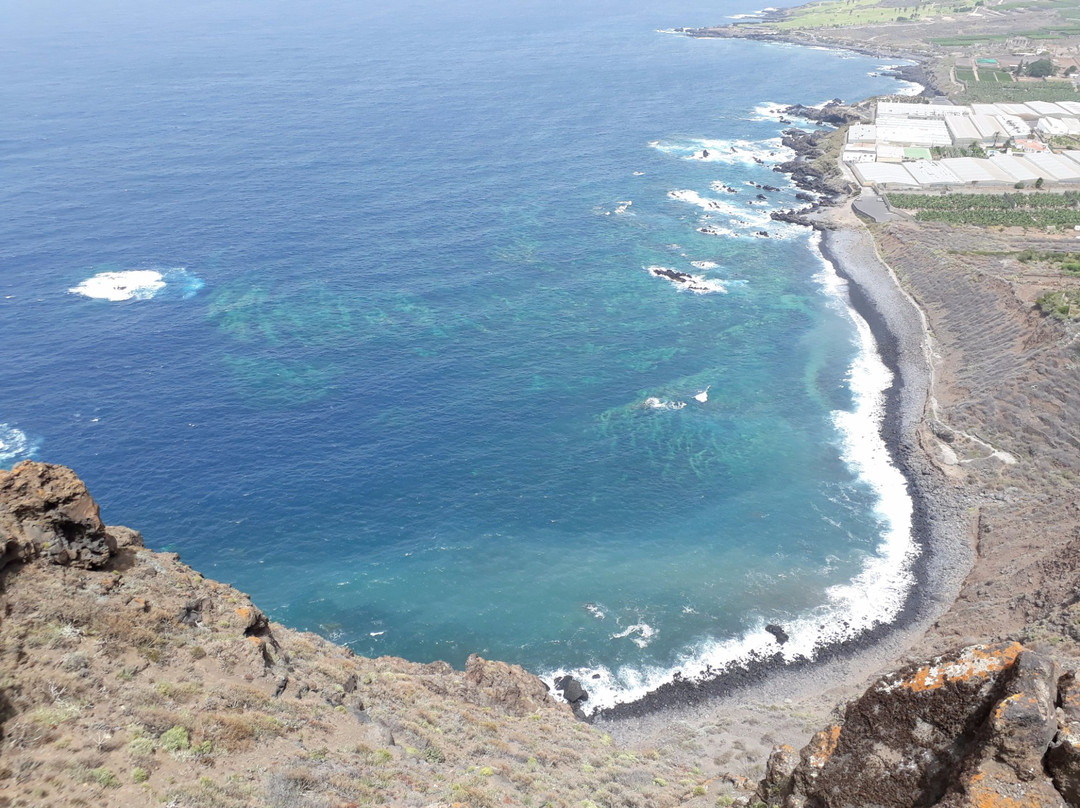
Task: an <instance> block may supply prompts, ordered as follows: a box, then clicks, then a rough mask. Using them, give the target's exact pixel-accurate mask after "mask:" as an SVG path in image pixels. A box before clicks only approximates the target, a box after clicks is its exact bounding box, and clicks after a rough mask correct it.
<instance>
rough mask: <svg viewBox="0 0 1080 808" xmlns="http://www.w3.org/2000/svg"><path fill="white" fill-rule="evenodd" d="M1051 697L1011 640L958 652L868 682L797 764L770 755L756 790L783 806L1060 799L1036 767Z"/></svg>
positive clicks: (1048, 684) (891, 806) (1051, 728)
mask: <svg viewBox="0 0 1080 808" xmlns="http://www.w3.org/2000/svg"><path fill="white" fill-rule="evenodd" d="M1056 699H1057V673H1056V670H1055V666H1054V664H1053V663H1052V662H1051V661H1049V660H1047V659H1045V658H1043V657H1041V656H1040V655H1038V654H1036V653H1034V652H1032V651H1030V650H1027V649H1025V648H1023V647H1022V646H1021V645H1020V644H1019V643H1015V642H1013V643H998V644H995V645H978V646H971V647H968V648H964V649H961V650H959V651H956V652H953V653H951V654H946V655H944V656H941V657H937V658H935V659H933V660H931V661H929V662H927V663H925V664H922V665H912V666H909V667H907V668H905V669H903V670H901V671H899V672H897V673H893V674H889V675H887V676H883V677H882V678H880V679H879V680H877V681H876V682H875V683H874V684H873V685H872V686H871V687H870V688H869V689H868V690H867V691H866V693H864V694H863V696H862V697H860V698H859V699H857V700H856V701H854V702H852V703H851V704H849V705H848V707H847V709H846V711H845V713H844V717H843V721H842V722H841V723H839V724H837V725H835V726H831V727H829V728H827V729H825V730H822V731H821V732H819V733H817V735H815V736H814V738H813V739H812V740H811V742H810V743H809V744H808V745H807V746H806V747H805V748H804V749H803V750H802V751H801V753H800V755H799V761H798V764H797V765H795V766H793V767H792V766H791V765H790V762H791V754H790V752H785V753H781V752H779V751H777V752H774V756H773V758H771V759H770V765H769V767H768V771H767V775H766V778H765V780H764V781H762V784H761V787H760V794H761V796H762V798H763V799H765V800H766V801H767V802H768V803H769V805H772V806H784V808H799V807H800V806H820V808H857V807H860V806H871V805H872V806H878V807H879V808H913V807H914V806H930V805H939V806H950V807H956V808H959V806H991V805H1002V806H1005V805H1009V806H1020V805H1023V806H1032V807H1033V808H1037V807H1038V806H1055V807H1056V806H1064V805H1065V802H1064V800H1063V799H1062V797H1061V795H1060V794H1059V793H1058V791H1057V790H1056V789H1055V788H1054V784H1053V783H1052V782H1051V780H1050V778H1049V777H1047V775H1046V773H1045V770H1044V768H1043V759H1044V756H1046V753H1047V749H1048V748H1049V747H1050V745H1051V741H1052V740H1053V739H1054V737H1055V733H1057V732H1058V722H1057V718H1056V714H1055V702H1056ZM1060 748H1061V747H1059V749H1060ZM1063 771H1064V767H1063ZM1070 776H1071V775H1070ZM1063 778H1064V775H1063ZM1072 782H1075V778H1073V780H1072ZM1059 787H1060V786H1059ZM991 796H993V797H994V799H990V797H991ZM1006 798H1007V800H1012V801H1011V802H1009V801H1004V802H1003V801H1001V800H1004V799H1006Z"/></svg>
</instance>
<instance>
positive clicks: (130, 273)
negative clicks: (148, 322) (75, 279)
mask: <svg viewBox="0 0 1080 808" xmlns="http://www.w3.org/2000/svg"><path fill="white" fill-rule="evenodd" d="M164 288H165V280H164V278H163V277H162V274H161V273H160V272H158V271H157V270H155V269H129V270H127V271H125V272H99V273H98V274H97V275H95V276H94V277H92V278H87V279H86V280H85V281H83V282H82V283H80V284H79V285H78V286H73V287H72V288H70V289H68V291H69V292H72V293H74V294H77V295H83V296H84V297H92V298H95V299H97V300H149V299H150V298H152V297H153V296H154V295H155V294H157V293H158V292H160V291H161V290H162V289H164Z"/></svg>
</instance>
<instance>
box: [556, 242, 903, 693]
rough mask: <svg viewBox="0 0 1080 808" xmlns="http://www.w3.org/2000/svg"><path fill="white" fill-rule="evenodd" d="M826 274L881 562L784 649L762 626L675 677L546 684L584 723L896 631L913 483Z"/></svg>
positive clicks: (599, 676)
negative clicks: (724, 677) (580, 699)
mask: <svg viewBox="0 0 1080 808" xmlns="http://www.w3.org/2000/svg"><path fill="white" fill-rule="evenodd" d="M811 244H812V245H813V246H814V247H815V248H816V247H817V246H818V244H820V236H819V235H818V234H816V233H815V234H813V236H812V237H811ZM821 264H822V269H821V271H820V272H819V273H818V274H817V275H815V280H816V281H817V282H818V283H819V284H820V286H821V288H822V290H823V291H824V292H825V293H826V295H828V297H829V298H830V299H831V300H832V301H833V302H834V304H835V305H836V307H837V308H838V309H840V310H842V311H843V312H844V313H845V314H846V315H847V316H849V317H850V318H851V320H852V323H853V324H854V325H855V328H856V336H857V344H858V354H857V355H856V357H855V359H854V360H853V361H852V364H851V367H850V368H849V371H848V376H847V379H848V385H849V387H850V389H851V392H852V398H853V402H854V403H853V407H852V409H851V410H838V411H835V412H834V413H833V422H834V423H835V424H836V428H837V433H838V437H839V448H840V456H841V458H842V460H843V461H844V463H845V464H846V465H847V466H848V467H849V468H850V469H852V471H854V472H855V474H856V475H857V476H858V478H859V479H860V480H862V481H863V482H864V483H865V484H866V485H868V486H869V487H870V488H871V490H872V491H873V492H874V495H875V499H876V503H875V508H874V510H875V515H876V517H877V520H878V524H879V525H880V540H879V543H878V546H877V548H876V550H875V553H874V554H873V555H871V556H869V557H867V558H866V560H865V561H864V562H863V565H862V569H861V570H860V572H859V573H858V574H857V575H856V576H855V577H854V578H853V579H852V580H851V581H850V582H848V583H845V584H839V585H836V586H832V587H829V588H828V589H827V590H826V592H825V602H824V603H823V604H822V605H821V606H819V607H817V608H816V609H813V610H811V611H809V612H807V613H804V614H802V615H800V616H798V617H796V618H794V619H791V618H789V617H784V616H775V618H774V622H777V623H779V624H781V626H782V627H783V629H784V631H785V632H787V634H788V637H789V639H788V640H787V642H785V643H784V644H782V645H781V644H780V643H779V642H778V641H777V639H776V637H774V636H773V635H772V634H771V633H769V632H768V631H766V630H765V625H766V618H764V617H763V618H759V619H758V621H757V622H756V623H755V624H754V626H753V627H752V628H750V629H749V630H748V631H747V632H746V633H745V634H743V635H741V636H738V637H731V638H727V639H723V640H709V641H706V642H704V643H702V644H700V645H698V646H697V647H694V648H691V649H688V650H687V651H686V652H685V653H683V654H681V655H680V656H678V657H677V658H676V659H675V661H674V664H672V665H671V666H670V667H664V666H656V665H641V666H634V665H627V666H623V667H620V668H618V669H617V670H612V669H609V668H606V667H599V668H578V669H560V670H558V671H553V672H550V673H545V674H544V677H543V678H545V679H546V680H547V681H548V682H549V683H552V684H553V683H554V680H555V678H557V677H559V676H564V675H570V676H573V677H574V678H576V679H577V680H578V681H580V682H581V683H582V684H583V685H584V686H585V688H586V690H587V691H588V693H589V700H588V701H587V702H586V703H585V705H584V709H585V711H586V712H587V713H593V712H595V711H597V710H602V709H606V708H609V707H613V706H615V705H616V704H624V703H628V702H633V701H637V700H638V699H641V698H643V697H644V696H646V695H647V694H648V693H650V692H651V691H653V690H656V689H657V688H658V687H660V686H662V685H665V684H668V683H670V682H673V681H675V679H676V678H681V679H683V680H702V679H705V678H709V677H712V676H716V675H717V674H719V673H723V672H724V671H726V670H730V669H733V668H736V667H738V666H740V665H743V664H746V663H747V662H749V661H751V660H753V659H756V658H768V657H771V656H773V655H775V654H779V655H780V657H781V658H782V659H783V660H784V661H786V662H793V661H796V660H800V659H811V660H812V659H814V658H815V657H816V656H817V654H818V653H819V652H820V651H821V650H822V649H823V648H826V647H828V646H829V645H832V644H834V643H836V642H840V641H843V640H847V639H851V638H853V637H856V636H858V635H860V634H862V633H863V632H865V631H867V630H870V629H872V628H874V627H875V626H878V625H887V624H888V623H891V622H892V621H893V620H895V619H896V618H897V616H898V615H899V614H900V611H901V610H902V609H903V607H904V603H905V602H906V600H907V597H908V593H909V592H910V591H911V587H912V586H913V585H914V582H915V579H914V574H913V572H912V567H913V564H914V562H915V559H916V558H917V557H918V555H919V548H918V546H917V545H916V544H915V541H914V537H913V535H912V519H913V506H912V502H911V497H910V496H909V495H908V491H907V482H906V480H905V479H904V476H903V474H901V472H900V470H899V469H898V468H897V467H896V466H895V465H894V463H893V460H892V457H891V456H890V454H889V450H888V447H887V446H886V444H885V441H884V439H883V438H882V436H881V424H882V420H883V418H884V416H885V394H886V391H887V390H888V388H889V386H890V385H891V384H892V374H891V372H890V371H889V369H888V368H887V367H886V366H885V363H884V362H883V361H882V359H881V355H880V353H879V352H878V348H877V345H876V343H875V342H874V337H873V334H872V333H871V331H870V327H869V325H868V324H867V323H866V321H865V320H864V319H863V318H862V317H861V316H860V315H859V314H858V313H857V312H856V311H855V310H854V309H853V308H852V307H851V304H850V300H849V298H848V284H847V282H846V281H844V280H843V279H841V278H840V277H839V276H838V275H837V274H836V270H835V268H834V267H833V266H832V264H831V263H829V262H828V261H827V260H826V259H825V258H824V256H822V257H821ZM627 636H629V635H627ZM594 677H595V678H594Z"/></svg>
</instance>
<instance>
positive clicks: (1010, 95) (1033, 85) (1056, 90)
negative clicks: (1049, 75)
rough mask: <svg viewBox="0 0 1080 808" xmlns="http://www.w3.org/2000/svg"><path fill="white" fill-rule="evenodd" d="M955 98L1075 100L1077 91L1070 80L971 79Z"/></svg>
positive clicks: (972, 100) (994, 101)
mask: <svg viewBox="0 0 1080 808" xmlns="http://www.w3.org/2000/svg"><path fill="white" fill-rule="evenodd" d="M979 72H980V73H981V72H982V71H979ZM1010 78H1011V77H1010ZM955 100H956V102H957V103H958V104H1000V103H1013V104H1023V103H1024V102H1026V101H1076V100H1077V92H1076V88H1075V87H1074V86H1073V83H1072V82H1071V81H1008V82H1005V81H973V82H968V83H967V85H966V89H965V90H964V92H963V93H960V94H959V95H958V96H957V97H956V99H955Z"/></svg>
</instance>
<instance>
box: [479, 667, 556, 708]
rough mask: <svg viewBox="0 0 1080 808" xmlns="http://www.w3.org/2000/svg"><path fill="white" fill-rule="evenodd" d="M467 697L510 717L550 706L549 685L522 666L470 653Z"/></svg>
mask: <svg viewBox="0 0 1080 808" xmlns="http://www.w3.org/2000/svg"><path fill="white" fill-rule="evenodd" d="M465 685H466V694H465V697H466V698H467V699H469V700H470V701H473V702H475V703H478V704H483V705H485V706H491V707H498V708H500V709H501V710H503V711H504V712H507V713H510V714H511V715H529V714H531V713H534V712H536V711H537V710H538V709H539V708H540V707H541V706H542V705H545V704H550V703H551V702H552V700H551V697H550V696H549V695H548V688H547V685H545V684H544V683H543V681H541V680H540V679H539V678H538V677H536V676H533V675H532V674H531V673H529V672H528V671H526V670H525V669H524V668H522V667H521V666H520V665H508V664H506V663H505V662H494V661H492V660H488V659H484V658H482V657H480V656H478V655H476V654H471V655H470V656H469V658H468V660H466V662H465Z"/></svg>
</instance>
